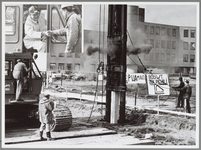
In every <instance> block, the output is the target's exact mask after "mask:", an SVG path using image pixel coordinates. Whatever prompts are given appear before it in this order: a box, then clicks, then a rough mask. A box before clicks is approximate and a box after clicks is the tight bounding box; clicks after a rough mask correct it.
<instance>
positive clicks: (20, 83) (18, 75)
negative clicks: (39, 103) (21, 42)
mask: <svg viewBox="0 0 201 150" xmlns="http://www.w3.org/2000/svg"><path fill="white" fill-rule="evenodd" d="M29 71H30V68H29V69H27V67H26V65H25V64H24V63H23V62H22V60H21V59H18V60H17V64H16V65H15V66H14V69H13V77H14V79H16V80H17V86H16V101H23V100H22V99H21V98H20V96H21V94H22V90H23V87H24V76H25V74H26V72H29Z"/></svg>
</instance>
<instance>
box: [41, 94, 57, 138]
mask: <svg viewBox="0 0 201 150" xmlns="http://www.w3.org/2000/svg"><path fill="white" fill-rule="evenodd" d="M49 98H50V95H49V94H44V97H43V98H42V99H40V101H39V120H40V122H41V126H40V139H41V140H44V138H43V130H46V135H47V140H48V141H49V140H53V139H52V137H51V133H50V124H51V123H52V122H53V117H54V116H53V113H52V111H53V110H54V102H53V101H51V100H50V99H49Z"/></svg>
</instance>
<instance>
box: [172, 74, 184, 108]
mask: <svg viewBox="0 0 201 150" xmlns="http://www.w3.org/2000/svg"><path fill="white" fill-rule="evenodd" d="M179 81H180V84H179V86H177V87H174V89H175V90H177V91H179V95H178V101H177V106H176V107H184V99H183V90H182V88H183V87H184V86H185V84H184V82H183V79H182V77H179Z"/></svg>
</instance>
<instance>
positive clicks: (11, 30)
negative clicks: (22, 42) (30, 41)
mask: <svg viewBox="0 0 201 150" xmlns="http://www.w3.org/2000/svg"><path fill="white" fill-rule="evenodd" d="M5 11H6V12H5V33H6V35H14V34H15V32H16V25H17V23H16V7H14V6H9V7H6V9H5Z"/></svg>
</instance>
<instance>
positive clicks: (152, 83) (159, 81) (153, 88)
mask: <svg viewBox="0 0 201 150" xmlns="http://www.w3.org/2000/svg"><path fill="white" fill-rule="evenodd" d="M147 85H148V93H149V95H170V87H169V80H168V75H167V74H147Z"/></svg>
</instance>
